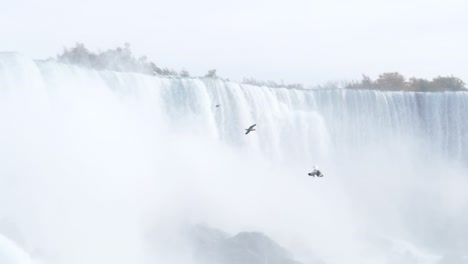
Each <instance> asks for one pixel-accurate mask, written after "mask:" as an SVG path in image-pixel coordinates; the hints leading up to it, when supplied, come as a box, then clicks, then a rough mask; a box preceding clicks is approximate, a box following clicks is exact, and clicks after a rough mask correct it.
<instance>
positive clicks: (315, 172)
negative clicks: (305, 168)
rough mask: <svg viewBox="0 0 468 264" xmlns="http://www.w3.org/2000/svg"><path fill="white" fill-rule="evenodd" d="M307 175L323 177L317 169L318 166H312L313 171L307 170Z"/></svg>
mask: <svg viewBox="0 0 468 264" xmlns="http://www.w3.org/2000/svg"><path fill="white" fill-rule="evenodd" d="M308 175H309V176H312V177H315V176H317V177H323V174H322V172H320V171H319V169H318V167H317V166H314V171H313V172H309V173H308Z"/></svg>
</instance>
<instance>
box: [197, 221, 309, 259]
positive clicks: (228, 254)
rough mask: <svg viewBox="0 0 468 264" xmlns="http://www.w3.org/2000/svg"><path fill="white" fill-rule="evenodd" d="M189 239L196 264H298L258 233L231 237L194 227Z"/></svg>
mask: <svg viewBox="0 0 468 264" xmlns="http://www.w3.org/2000/svg"><path fill="white" fill-rule="evenodd" d="M192 240H193V242H194V245H195V248H196V251H195V258H196V259H197V261H198V262H199V263H210V264H211V263H213V264H214V263H217V264H262V263H268V264H300V262H298V261H295V260H294V259H293V257H292V255H291V254H290V253H289V252H287V250H285V249H284V248H282V247H281V246H279V245H278V244H277V243H276V242H275V241H273V240H271V239H270V238H268V237H267V236H265V235H264V234H262V233H259V232H241V233H239V234H237V235H235V236H232V237H230V236H229V235H227V234H225V233H223V232H220V231H218V230H214V229H210V228H206V227H197V228H196V229H195V230H194V231H193V232H192Z"/></svg>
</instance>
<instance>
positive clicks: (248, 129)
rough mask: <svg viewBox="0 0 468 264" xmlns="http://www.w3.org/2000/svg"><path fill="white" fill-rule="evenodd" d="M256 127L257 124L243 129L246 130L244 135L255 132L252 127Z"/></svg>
mask: <svg viewBox="0 0 468 264" xmlns="http://www.w3.org/2000/svg"><path fill="white" fill-rule="evenodd" d="M256 125H257V124H253V125H251V126H250V127H249V128H247V129H245V130H246V131H245V134H246V135H247V134H248V133H250V132H252V131H255V128H254V127H255V126H256Z"/></svg>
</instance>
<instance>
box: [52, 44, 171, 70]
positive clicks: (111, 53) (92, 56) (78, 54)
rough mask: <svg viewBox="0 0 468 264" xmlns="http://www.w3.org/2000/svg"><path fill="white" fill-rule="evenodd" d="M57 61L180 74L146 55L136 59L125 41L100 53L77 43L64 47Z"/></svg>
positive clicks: (95, 67)
mask: <svg viewBox="0 0 468 264" xmlns="http://www.w3.org/2000/svg"><path fill="white" fill-rule="evenodd" d="M57 61H59V62H63V63H68V64H74V65H79V66H84V67H88V68H93V69H98V70H103V69H106V70H113V71H126V72H138V73H144V74H150V75H164V76H178V73H177V72H176V71H175V70H172V69H168V68H164V69H161V68H159V67H158V66H156V64H155V63H154V62H151V61H148V59H147V57H146V56H143V57H140V58H139V59H136V58H135V57H134V56H133V54H132V52H131V50H130V44H129V43H125V44H124V47H123V48H122V47H117V48H115V49H109V50H106V51H103V52H98V53H93V52H90V51H89V50H88V49H87V48H86V47H85V46H84V44H83V43H77V44H76V45H75V47H72V48H70V49H64V51H63V53H62V54H59V55H58V56H57Z"/></svg>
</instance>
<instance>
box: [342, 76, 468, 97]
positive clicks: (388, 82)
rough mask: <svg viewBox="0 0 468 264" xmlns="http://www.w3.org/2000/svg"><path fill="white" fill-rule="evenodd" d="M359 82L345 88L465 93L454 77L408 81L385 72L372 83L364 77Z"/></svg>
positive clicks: (463, 84) (464, 88)
mask: <svg viewBox="0 0 468 264" xmlns="http://www.w3.org/2000/svg"><path fill="white" fill-rule="evenodd" d="M362 77H363V78H362V80H361V81H354V82H351V83H349V84H347V85H346V86H345V88H348V89H376V90H384V91H413V92H437V91H466V87H465V83H464V82H463V81H462V80H461V79H459V78H457V77H454V76H446V77H442V76H439V77H437V78H433V79H432V81H429V80H426V79H422V78H416V77H412V78H410V79H409V80H406V78H405V77H404V76H403V75H401V74H400V73H398V72H387V73H383V74H380V75H379V78H378V79H377V80H375V81H373V80H372V79H371V78H369V77H368V76H366V75H363V76H362Z"/></svg>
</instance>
